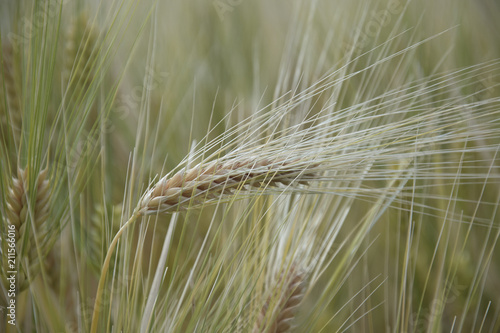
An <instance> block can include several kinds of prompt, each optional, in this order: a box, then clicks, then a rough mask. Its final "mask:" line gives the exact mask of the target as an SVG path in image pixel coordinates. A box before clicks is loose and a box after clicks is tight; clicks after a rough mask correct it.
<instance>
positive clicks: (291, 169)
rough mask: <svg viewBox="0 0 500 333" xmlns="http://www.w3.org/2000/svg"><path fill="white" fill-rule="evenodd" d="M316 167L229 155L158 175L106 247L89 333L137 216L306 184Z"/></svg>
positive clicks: (93, 325) (289, 161)
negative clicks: (253, 191)
mask: <svg viewBox="0 0 500 333" xmlns="http://www.w3.org/2000/svg"><path fill="white" fill-rule="evenodd" d="M318 166H319V165H318V164H311V163H310V161H307V163H306V161H303V160H300V159H297V158H295V159H290V158H289V159H286V158H282V157H278V158H275V159H270V158H248V159H242V158H232V159H227V160H217V161H212V162H208V163H202V164H200V165H198V166H196V167H193V168H191V169H183V170H181V171H179V172H177V173H175V174H174V175H173V176H169V175H167V176H165V177H163V178H161V179H160V180H159V181H158V182H157V183H156V184H155V185H154V186H153V187H152V188H151V189H150V190H148V191H146V193H145V194H144V195H143V197H142V198H141V200H140V201H139V204H138V205H137V207H136V208H135V209H134V212H133V213H132V216H131V217H130V219H129V220H128V221H127V222H125V224H124V225H123V226H122V227H121V228H120V230H119V231H118V232H117V233H116V235H115V237H114V238H113V241H112V242H111V244H110V246H109V249H108V253H107V254H106V258H105V260H104V264H103V267H102V271H101V276H100V278H99V284H98V287H97V292H96V299H95V305H94V311H93V315H92V326H91V332H92V333H95V332H97V324H98V321H99V312H100V305H101V303H102V300H101V298H102V292H103V289H104V284H105V280H106V275H107V272H108V269H109V264H110V261H111V257H112V254H113V252H114V250H115V247H116V245H117V244H118V240H119V238H120V236H121V235H122V234H123V232H124V231H125V229H126V228H128V227H129V226H130V225H132V224H133V223H134V222H135V221H136V220H137V219H138V218H139V217H141V216H146V215H152V214H159V213H173V212H176V211H181V210H187V209H190V208H198V207H202V206H204V205H208V204H214V203H217V202H220V201H221V200H228V199H231V198H234V197H235V196H236V195H238V192H239V191H238V190H241V189H243V188H245V187H247V188H249V189H262V190H265V189H267V188H269V187H276V186H278V185H280V184H281V185H286V186H292V185H296V184H307V183H308V182H309V181H311V180H313V179H314V178H315V177H316V175H315V172H314V171H315V169H316V168H317V167H318Z"/></svg>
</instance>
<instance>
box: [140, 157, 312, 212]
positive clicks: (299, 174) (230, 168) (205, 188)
mask: <svg viewBox="0 0 500 333" xmlns="http://www.w3.org/2000/svg"><path fill="white" fill-rule="evenodd" d="M316 166H317V165H307V166H304V165H300V164H299V163H298V160H285V159H276V160H271V159H267V158H249V159H232V160H228V161H214V162H209V163H206V164H201V165H198V166H196V167H194V168H191V169H187V170H186V169H184V170H181V171H179V172H177V173H176V174H174V175H173V176H172V177H167V176H166V177H163V178H162V179H160V181H159V182H158V183H157V184H156V185H154V187H153V188H152V189H151V190H149V191H148V192H146V195H145V196H144V197H143V198H142V199H141V201H140V203H139V211H140V212H141V213H142V214H144V215H148V214H155V213H158V212H173V211H177V210H185V209H187V208H188V207H192V206H196V205H202V204H207V203H210V202H217V201H219V200H221V199H224V197H227V196H228V195H230V194H232V193H234V191H235V190H237V189H241V188H242V187H244V186H248V187H250V188H266V187H268V186H277V185H278V184H283V185H289V184H292V183H300V184H307V183H308V181H310V180H313V179H314V178H315V174H314V172H313V169H314V168H315V167H316Z"/></svg>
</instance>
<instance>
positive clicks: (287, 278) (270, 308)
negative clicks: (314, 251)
mask: <svg viewBox="0 0 500 333" xmlns="http://www.w3.org/2000/svg"><path fill="white" fill-rule="evenodd" d="M304 289H305V275H304V273H303V272H301V271H300V270H299V269H297V267H296V266H292V267H291V268H290V270H289V271H288V272H287V273H286V274H281V276H280V278H279V280H278V282H277V283H276V286H275V290H274V292H273V295H271V296H269V298H268V299H267V301H266V303H265V304H264V306H263V307H262V310H261V312H260V313H259V316H258V318H257V321H256V323H255V325H254V328H253V331H252V332H253V333H260V332H267V333H285V332H290V330H291V329H292V328H293V319H294V318H295V315H296V312H297V308H298V307H299V305H300V303H301V302H302V299H303V298H304Z"/></svg>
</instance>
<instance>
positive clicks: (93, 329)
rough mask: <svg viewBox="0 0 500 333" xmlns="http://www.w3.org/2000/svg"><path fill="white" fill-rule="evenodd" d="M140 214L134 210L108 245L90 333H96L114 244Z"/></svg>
mask: <svg viewBox="0 0 500 333" xmlns="http://www.w3.org/2000/svg"><path fill="white" fill-rule="evenodd" d="M140 215H141V214H140V213H139V211H137V210H135V211H134V213H133V214H132V216H131V217H130V219H129V220H128V221H127V222H125V224H124V225H123V226H122V227H121V228H120V230H118V232H117V233H116V235H115V237H114V238H113V241H112V242H111V244H110V245H109V249H108V253H107V254H106V259H104V264H103V266H102V271H101V277H100V278H99V284H98V286H97V293H96V296H95V303H94V312H93V313H92V326H91V328H90V332H91V333H96V332H97V323H98V321H99V312H100V311H101V309H100V307H101V303H102V301H101V298H102V292H103V290H104V283H105V282H106V275H107V273H108V269H109V262H110V261H111V256H112V254H113V252H114V250H115V247H116V244H118V240H119V239H120V236H121V235H122V234H123V232H124V231H125V229H127V227H128V226H130V225H131V224H132V223H134V222H135V220H137V218H138V217H139V216H140Z"/></svg>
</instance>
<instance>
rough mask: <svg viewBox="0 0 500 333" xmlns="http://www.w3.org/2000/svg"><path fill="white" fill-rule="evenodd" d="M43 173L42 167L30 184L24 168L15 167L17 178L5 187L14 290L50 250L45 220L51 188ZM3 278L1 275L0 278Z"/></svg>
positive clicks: (30, 276)
mask: <svg viewBox="0 0 500 333" xmlns="http://www.w3.org/2000/svg"><path fill="white" fill-rule="evenodd" d="M47 175H48V169H44V170H42V171H40V173H38V175H37V176H36V178H35V180H34V182H33V181H31V183H30V180H29V172H28V170H27V169H18V171H17V177H13V178H12V183H11V185H10V188H9V192H8V197H7V221H8V224H9V225H13V226H15V233H16V251H17V253H16V254H17V257H16V265H17V271H18V280H17V283H18V287H17V288H18V291H22V290H24V289H26V288H27V287H28V286H29V283H30V281H31V280H33V279H34V278H35V277H36V276H37V274H38V273H39V272H40V265H41V264H42V263H43V261H44V258H45V257H46V255H47V253H48V251H49V250H50V248H49V246H50V245H51V242H52V239H51V238H52V237H51V235H50V234H49V231H50V228H49V227H48V225H47V222H48V219H49V215H50V198H51V190H50V181H49V179H48V178H47ZM30 188H32V189H33V192H30V190H29V189H30ZM2 255H4V254H2ZM3 269H4V271H3V273H5V271H7V270H11V271H12V269H7V267H5V266H4V267H3ZM5 277H6V276H5V275H4V276H3V278H5ZM4 282H5V281H4Z"/></svg>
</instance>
